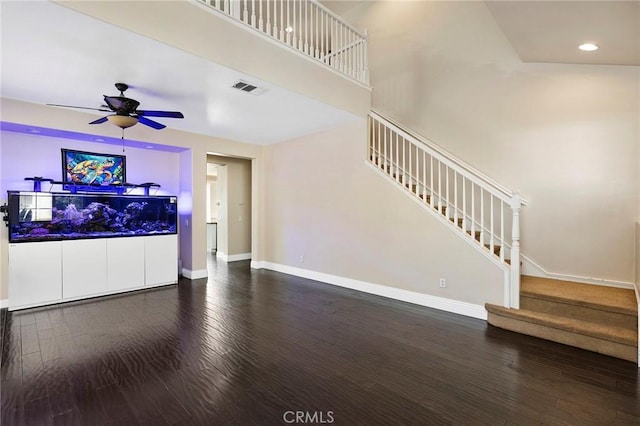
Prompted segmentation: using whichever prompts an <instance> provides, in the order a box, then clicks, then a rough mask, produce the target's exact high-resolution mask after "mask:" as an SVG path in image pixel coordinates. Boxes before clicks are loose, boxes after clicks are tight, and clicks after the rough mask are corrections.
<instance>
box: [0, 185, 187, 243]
mask: <svg viewBox="0 0 640 426" xmlns="http://www.w3.org/2000/svg"><path fill="white" fill-rule="evenodd" d="M177 207H178V202H177V198H176V197H172V196H142V195H115V194H69V193H52V192H24V191H22V192H17V191H9V206H8V208H9V242H11V243H18V242H27V241H58V240H76V239H84V238H108V237H129V236H143V235H163V234H175V233H177V217H178V214H177V211H178V209H177Z"/></svg>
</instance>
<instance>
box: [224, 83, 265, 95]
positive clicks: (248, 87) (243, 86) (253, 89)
mask: <svg viewBox="0 0 640 426" xmlns="http://www.w3.org/2000/svg"><path fill="white" fill-rule="evenodd" d="M231 87H233V88H234V89H238V90H242V91H243V92H247V93H251V94H252V95H259V94H260V93H262V92H264V90H263V89H260V88H258V86H254V85H253V84H251V83H247V82H246V81H242V80H238V82H237V83H235V84H234V85H233V86H231Z"/></svg>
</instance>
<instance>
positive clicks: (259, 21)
mask: <svg viewBox="0 0 640 426" xmlns="http://www.w3.org/2000/svg"><path fill="white" fill-rule="evenodd" d="M258 1H259V2H260V16H259V17H258V29H259V30H260V31H264V21H263V19H262V17H263V15H262V2H263V0H258Z"/></svg>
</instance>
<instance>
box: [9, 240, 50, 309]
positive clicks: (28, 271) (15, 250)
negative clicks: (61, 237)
mask: <svg viewBox="0 0 640 426" xmlns="http://www.w3.org/2000/svg"><path fill="white" fill-rule="evenodd" d="M60 299H62V243H61V242H60V241H51V242H41V243H19V244H9V309H15V308H20V307H26V306H29V305H37V304H43V303H47V302H48V303H51V302H56V301H58V300H60Z"/></svg>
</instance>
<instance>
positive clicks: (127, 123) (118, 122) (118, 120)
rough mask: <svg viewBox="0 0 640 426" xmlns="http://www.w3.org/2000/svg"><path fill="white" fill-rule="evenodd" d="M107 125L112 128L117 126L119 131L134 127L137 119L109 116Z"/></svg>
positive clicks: (126, 116)
mask: <svg viewBox="0 0 640 426" xmlns="http://www.w3.org/2000/svg"><path fill="white" fill-rule="evenodd" d="M107 120H109V123H111V124H113V125H114V126H118V127H120V128H121V129H126V128H128V127H131V126H135V125H136V124H138V119H137V118H136V117H131V116H128V115H110V116H108V117H107Z"/></svg>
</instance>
